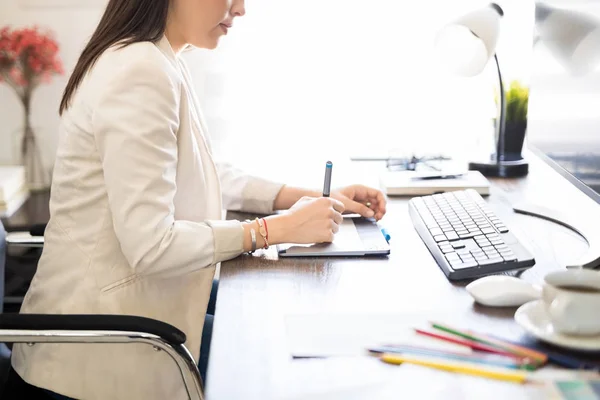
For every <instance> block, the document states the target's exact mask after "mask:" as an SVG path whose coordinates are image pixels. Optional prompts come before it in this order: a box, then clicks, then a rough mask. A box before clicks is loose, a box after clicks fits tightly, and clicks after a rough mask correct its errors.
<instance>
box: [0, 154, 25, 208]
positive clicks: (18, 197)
mask: <svg viewBox="0 0 600 400" xmlns="http://www.w3.org/2000/svg"><path fill="white" fill-rule="evenodd" d="M28 197H29V189H28V188H27V182H26V179H25V168H24V167H22V166H12V165H11V166H0V217H10V216H11V215H12V214H13V213H14V212H15V211H17V210H18V209H19V207H21V206H22V205H23V203H25V201H26V200H27V198H28Z"/></svg>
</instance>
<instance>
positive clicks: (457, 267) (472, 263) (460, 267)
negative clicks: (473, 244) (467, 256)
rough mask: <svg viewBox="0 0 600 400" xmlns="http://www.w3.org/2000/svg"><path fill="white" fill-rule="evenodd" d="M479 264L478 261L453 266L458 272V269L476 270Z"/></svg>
mask: <svg viewBox="0 0 600 400" xmlns="http://www.w3.org/2000/svg"><path fill="white" fill-rule="evenodd" d="M478 265H479V264H478V263H477V261H469V262H466V263H462V264H457V265H452V269H454V270H457V269H465V268H474V267H477V266H478Z"/></svg>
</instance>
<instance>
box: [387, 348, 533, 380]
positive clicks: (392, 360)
mask: <svg viewBox="0 0 600 400" xmlns="http://www.w3.org/2000/svg"><path fill="white" fill-rule="evenodd" d="M380 359H381V360H382V361H384V362H386V363H389V364H395V365H400V364H402V363H409V364H416V365H422V366H424V367H431V368H437V369H441V370H444V371H450V372H457V373H461V374H468V375H475V376H481V377H484V378H490V379H498V380H502V381H510V382H518V383H523V382H525V381H526V380H527V373H526V372H516V371H512V370H506V371H503V370H501V369H498V368H496V369H490V368H482V367H477V366H471V365H466V364H459V363H452V362H446V361H436V360H432V359H425V358H417V357H404V356H402V355H398V354H388V353H384V354H382V355H381V356H380Z"/></svg>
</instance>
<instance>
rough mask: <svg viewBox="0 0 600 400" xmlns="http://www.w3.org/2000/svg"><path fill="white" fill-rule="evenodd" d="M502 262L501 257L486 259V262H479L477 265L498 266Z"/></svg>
mask: <svg viewBox="0 0 600 400" xmlns="http://www.w3.org/2000/svg"><path fill="white" fill-rule="evenodd" d="M502 262H504V259H503V258H501V257H498V258H488V259H487V260H481V261H479V265H490V264H499V263H502Z"/></svg>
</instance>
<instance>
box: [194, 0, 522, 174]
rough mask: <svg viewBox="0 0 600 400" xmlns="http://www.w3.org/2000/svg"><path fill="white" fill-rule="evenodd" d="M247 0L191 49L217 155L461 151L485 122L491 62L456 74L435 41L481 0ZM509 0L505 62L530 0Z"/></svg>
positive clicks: (293, 159) (241, 159) (257, 167)
mask: <svg viewBox="0 0 600 400" xmlns="http://www.w3.org/2000/svg"><path fill="white" fill-rule="evenodd" d="M246 3H247V4H246V9H247V14H246V16H245V17H243V18H239V19H237V20H236V21H235V24H234V28H233V29H232V30H230V32H229V35H228V36H227V37H224V38H222V41H221V44H220V46H219V48H218V49H217V50H215V51H210V52H209V51H200V52H194V53H190V54H189V55H187V56H186V57H187V59H188V63H189V65H190V68H191V70H192V71H193V74H194V75H195V81H196V83H195V84H196V86H197V90H198V94H199V97H200V99H201V100H200V101H201V103H202V105H203V111H204V115H205V117H206V120H207V124H208V126H209V129H210V131H211V137H212V140H213V144H214V147H215V152H216V153H217V156H218V157H220V158H227V159H230V160H233V161H235V162H236V163H237V164H238V165H240V166H242V167H244V168H245V169H247V170H249V171H251V172H264V171H265V170H267V169H272V165H278V164H280V163H284V164H292V163H302V164H300V165H306V164H307V163H311V164H313V163H317V164H318V165H319V168H320V166H321V164H322V163H323V162H324V161H325V160H326V159H338V158H339V159H342V158H347V157H348V156H349V155H351V154H359V153H361V154H366V153H378V154H381V153H384V154H386V153H387V152H397V151H408V152H413V151H414V152H417V153H423V152H428V153H429V152H436V153H439V152H445V153H447V152H453V151H460V150H462V149H464V147H465V143H470V142H472V141H473V140H474V138H477V137H478V136H481V132H483V131H485V132H489V129H490V124H491V118H493V117H494V114H495V108H494V103H493V97H492V93H493V92H492V90H493V86H494V85H495V79H496V78H495V75H494V74H495V65H494V64H493V62H492V63H489V64H488V68H487V70H486V71H485V73H483V74H481V75H480V76H478V77H474V78H458V77H453V76H449V75H448V74H447V73H446V72H445V71H443V70H442V68H441V67H440V65H439V60H438V59H437V58H436V54H435V53H434V51H433V47H432V44H433V40H434V37H435V33H436V31H437V29H439V27H441V26H442V25H443V24H444V23H446V22H448V21H449V20H451V19H452V18H453V17H455V16H457V15H460V14H462V13H464V12H466V11H469V10H470V9H472V8H474V7H480V6H483V5H486V4H487V2H481V1H472V0H460V1H444V0H435V1H429V2H421V1H412V2H410V3H409V5H407V3H408V2H405V1H400V0H363V1H348V0H302V1H300V0H247V2H246ZM506 3H508V4H506V5H505V4H503V3H502V4H501V6H502V7H504V8H505V14H506V17H505V21H504V27H509V29H504V30H503V32H502V33H501V35H502V36H501V42H500V43H499V49H498V51H499V57H500V60H501V62H503V61H504V63H506V65H507V66H508V65H510V63H509V62H508V60H512V61H514V60H519V59H520V58H523V54H526V53H527V51H528V50H529V49H530V44H529V45H528V43H527V41H528V40H531V38H532V36H531V29H530V28H529V30H528V25H527V23H528V18H529V17H532V15H533V14H532V8H531V6H532V4H529V2H525V1H523V0H512V1H510V2H506ZM530 8H531V9H530ZM511 13H512V15H513V16H512V17H511V16H510V15H511ZM523 35H524V36H523ZM501 45H504V48H510V49H511V52H510V53H509V52H507V54H506V55H502V54H500V52H501V51H502V47H501ZM504 63H503V64H504ZM517 65H518V66H520V65H519V63H517ZM509 70H510V68H508V67H507V69H506V71H505V72H507V71H509ZM285 169H286V170H288V171H289V167H288V166H286V167H285Z"/></svg>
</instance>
